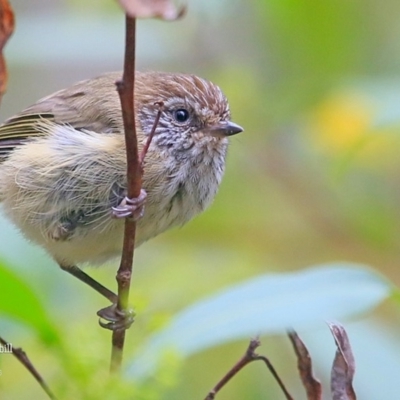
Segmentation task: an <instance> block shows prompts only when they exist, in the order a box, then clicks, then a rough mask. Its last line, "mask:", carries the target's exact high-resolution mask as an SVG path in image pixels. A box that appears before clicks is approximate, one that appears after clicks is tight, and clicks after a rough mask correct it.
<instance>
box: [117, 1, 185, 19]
mask: <svg viewBox="0 0 400 400" xmlns="http://www.w3.org/2000/svg"><path fill="white" fill-rule="evenodd" d="M118 1H119V3H120V4H121V6H122V8H123V9H124V10H125V11H126V13H127V14H128V15H129V16H130V17H132V18H161V19H164V20H169V21H172V20H175V19H178V18H181V17H182V16H183V14H184V13H185V11H186V8H185V7H184V6H182V7H180V8H179V9H178V8H176V7H175V5H174V4H173V2H172V1H171V0H118Z"/></svg>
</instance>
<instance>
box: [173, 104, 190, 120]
mask: <svg viewBox="0 0 400 400" xmlns="http://www.w3.org/2000/svg"><path fill="white" fill-rule="evenodd" d="M189 116H190V114H189V111H188V110H185V109H184V108H179V109H178V110H175V111H174V118H175V120H176V121H177V122H180V123H183V122H186V121H187V120H188V119H189Z"/></svg>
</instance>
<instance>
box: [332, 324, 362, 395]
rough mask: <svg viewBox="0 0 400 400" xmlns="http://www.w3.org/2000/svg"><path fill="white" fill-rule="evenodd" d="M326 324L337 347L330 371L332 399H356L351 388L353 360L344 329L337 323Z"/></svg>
mask: <svg viewBox="0 0 400 400" xmlns="http://www.w3.org/2000/svg"><path fill="white" fill-rule="evenodd" d="M328 326H329V329H330V330H331V332H332V335H333V338H334V339H335V343H336V347H337V350H336V355H335V359H334V361H333V366H332V373H331V391H332V399H333V400H356V394H355V392H354V389H353V377H354V372H355V361H354V356H353V352H352V350H351V346H350V342H349V338H348V336H347V333H346V330H345V329H344V327H343V326H342V325H340V324H338V323H328Z"/></svg>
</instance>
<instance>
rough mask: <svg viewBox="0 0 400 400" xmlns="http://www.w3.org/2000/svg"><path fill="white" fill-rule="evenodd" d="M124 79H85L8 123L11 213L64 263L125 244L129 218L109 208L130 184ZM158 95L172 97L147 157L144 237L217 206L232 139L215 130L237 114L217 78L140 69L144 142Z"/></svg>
mask: <svg viewBox="0 0 400 400" xmlns="http://www.w3.org/2000/svg"><path fill="white" fill-rule="evenodd" d="M119 77H120V73H110V74H106V75H103V76H101V77H98V78H95V79H92V80H89V81H83V82H79V83H77V84H76V85H74V86H72V87H70V88H68V89H64V90H61V91H59V92H57V93H54V94H53V95H51V96H48V97H46V98H44V99H42V100H40V101H38V102H37V103H36V104H35V105H33V106H31V107H29V108H27V109H26V110H24V111H23V112H21V113H20V114H18V115H17V116H15V117H13V118H10V119H9V120H7V121H6V122H5V123H4V124H3V125H2V126H1V127H0V199H1V201H2V204H3V208H4V211H5V214H6V215H7V216H8V217H9V218H10V219H11V220H12V221H13V222H14V223H15V224H16V225H17V226H18V227H19V228H20V230H21V231H22V232H23V233H24V234H25V236H26V237H27V238H28V239H30V240H32V241H34V242H36V243H38V244H39V245H41V246H43V247H44V248H45V249H46V250H47V251H48V252H49V253H50V254H51V255H52V256H53V257H54V258H55V259H56V260H57V261H58V262H59V263H60V264H63V265H72V264H75V263H84V262H89V263H101V262H104V261H106V260H107V259H109V258H111V257H114V256H117V255H119V254H120V252H121V246H122V235H123V220H118V219H115V218H112V215H111V212H110V210H111V208H112V207H116V206H117V205H118V204H119V203H120V202H121V200H122V199H123V197H124V195H125V190H126V154H125V151H126V150H125V142H124V135H123V128H122V118H121V111H120V102H119V98H118V94H117V92H116V90H115V85H114V83H115V81H116V80H117V79H118V78H119ZM158 101H162V102H164V112H163V113H162V116H161V119H160V122H159V124H158V127H157V130H156V134H155V136H154V139H153V142H152V144H151V146H150V149H149V151H148V154H147V157H146V162H145V168H144V177H143V187H144V189H145V190H146V192H147V200H146V205H145V213H144V217H143V218H142V219H140V220H139V221H138V229H137V241H136V244H137V245H140V244H141V243H143V242H144V241H146V240H148V239H150V238H151V237H153V236H156V235H158V234H160V233H161V232H163V231H165V230H166V229H169V228H170V227H173V226H176V225H182V224H184V223H186V222H187V221H189V220H190V219H191V218H193V217H194V216H195V215H197V214H198V213H200V212H201V211H203V210H204V209H205V208H206V207H207V206H209V205H210V203H211V202H212V200H213V198H214V196H215V194H216V192H217V190H218V187H219V184H220V183H221V179H222V176H223V173H224V167H225V156H226V151H227V145H228V139H227V137H226V135H221V134H213V133H212V132H211V130H210V129H211V128H214V127H215V126H219V125H221V124H224V123H226V122H227V121H229V120H230V112H229V106H228V102H227V100H226V98H225V96H224V95H223V94H222V92H221V90H220V89H219V88H218V87H217V86H216V85H214V84H212V83H210V82H208V81H205V80H203V79H201V78H198V77H196V76H193V75H174V74H167V73H159V72H146V73H137V75H136V89H135V102H136V104H135V106H136V110H137V111H136V112H137V124H138V141H139V147H142V146H143V144H144V142H145V140H146V136H147V135H148V134H149V133H150V131H151V128H152V126H153V123H154V119H155V116H156V113H157V107H156V106H155V104H154V103H155V102H158ZM182 108H184V109H187V110H189V112H190V119H189V120H188V121H187V123H181V122H179V121H177V120H176V119H174V112H175V110H177V109H182ZM218 124H219V125H218ZM210 132H211V133H210ZM235 133H237V132H235Z"/></svg>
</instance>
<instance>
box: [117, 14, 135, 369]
mask: <svg viewBox="0 0 400 400" xmlns="http://www.w3.org/2000/svg"><path fill="white" fill-rule="evenodd" d="M135 49H136V19H135V18H131V17H129V16H126V38H125V60H124V72H123V77H122V80H120V81H118V82H116V85H117V90H118V93H119V96H120V100H121V109H122V118H123V122H124V130H125V142H126V153H127V154H126V155H127V183H128V197H129V198H134V197H138V196H139V194H140V189H141V185H142V177H141V168H140V163H139V157H138V142H137V136H136V126H135V110H134V103H135V101H134V87H135ZM135 234H136V222H135V221H134V220H133V219H132V218H127V219H126V220H125V232H124V242H123V250H122V257H121V263H120V266H119V269H118V272H117V276H116V279H117V283H118V305H117V312H121V313H123V312H124V310H126V309H127V307H128V301H129V288H130V283H131V276H132V265H133V255H134V250H135ZM124 342H125V329H120V330H115V331H113V334H112V353H111V371H113V372H116V371H118V370H119V369H120V367H121V364H122V355H123V349H124Z"/></svg>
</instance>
